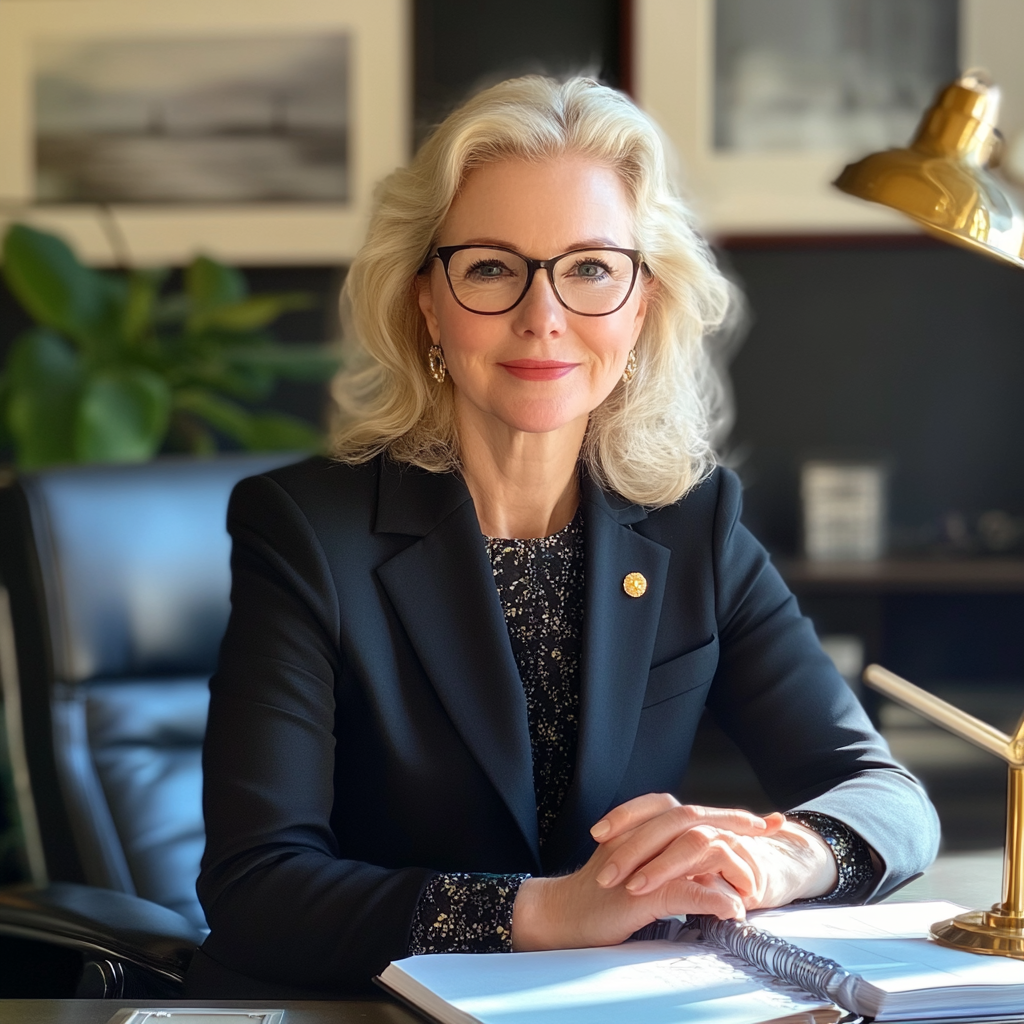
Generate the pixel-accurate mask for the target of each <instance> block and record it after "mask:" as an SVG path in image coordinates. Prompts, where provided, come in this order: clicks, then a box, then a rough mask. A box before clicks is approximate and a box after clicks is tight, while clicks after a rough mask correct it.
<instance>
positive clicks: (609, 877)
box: [597, 864, 619, 885]
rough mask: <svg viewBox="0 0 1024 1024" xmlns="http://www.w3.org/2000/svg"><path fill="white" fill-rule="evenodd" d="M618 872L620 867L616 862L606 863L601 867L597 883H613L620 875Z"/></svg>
mask: <svg viewBox="0 0 1024 1024" xmlns="http://www.w3.org/2000/svg"><path fill="white" fill-rule="evenodd" d="M618 874H619V869H618V868H617V867H616V866H615V865H614V864H606V865H605V866H604V867H603V868H601V873H600V874H599V875H598V876H597V884H598V885H611V884H612V882H614V881H615V879H616V878H617V877H618Z"/></svg>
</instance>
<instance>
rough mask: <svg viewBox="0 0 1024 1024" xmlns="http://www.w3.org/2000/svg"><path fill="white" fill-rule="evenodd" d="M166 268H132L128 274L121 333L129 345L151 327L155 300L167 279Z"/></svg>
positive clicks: (146, 332)
mask: <svg viewBox="0 0 1024 1024" xmlns="http://www.w3.org/2000/svg"><path fill="white" fill-rule="evenodd" d="M167 273H168V272H167V271H166V270H162V269H161V270H133V271H132V272H131V274H130V275H129V276H128V295H127V298H126V300H125V304H124V323H123V325H122V334H123V336H124V340H125V341H126V342H127V343H128V344H129V345H134V344H136V343H137V342H138V341H139V340H140V339H141V338H143V337H144V336H145V335H146V334H148V333H149V332H150V331H151V330H152V329H153V322H154V314H155V310H156V301H157V298H158V296H159V293H160V288H161V287H162V286H163V283H164V281H166V280H167Z"/></svg>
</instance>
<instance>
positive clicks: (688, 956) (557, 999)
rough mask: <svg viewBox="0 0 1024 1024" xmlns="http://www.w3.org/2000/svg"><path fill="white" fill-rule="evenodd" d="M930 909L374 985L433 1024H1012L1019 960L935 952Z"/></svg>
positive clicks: (435, 964) (1022, 993) (818, 918)
mask: <svg viewBox="0 0 1024 1024" xmlns="http://www.w3.org/2000/svg"><path fill="white" fill-rule="evenodd" d="M963 909H964V908H963V907H958V906H956V905H955V904H952V903H946V902H940V901H933V902H923V903H892V904H887V903H883V904H878V905H875V906H869V907H816V908H787V909H783V910H775V911H767V912H762V913H758V914H751V916H750V920H749V922H747V923H746V924H744V923H742V922H736V921H718V920H717V919H716V918H703V917H699V918H689V919H687V920H685V921H684V920H676V919H671V920H668V921H660V922H656V923H655V925H652V926H650V927H649V928H648V929H645V937H644V938H641V939H640V940H639V941H631V942H625V943H623V944H622V945H619V946H607V947H603V948H598V949H563V950H552V951H549V952H541V953H495V954H465V953H448V954H432V955H426V956H416V957H409V958H407V959H405V960H398V961H396V962H394V963H392V964H390V965H389V966H388V967H387V968H386V969H385V971H384V972H383V974H382V975H381V976H380V978H379V979H378V982H379V983H380V984H381V985H382V986H383V987H384V988H386V989H387V990H388V991H390V992H392V993H393V994H394V995H396V996H397V997H398V998H399V999H401V1000H402V1001H403V1002H406V1003H408V1004H409V1005H410V1006H412V1007H413V1008H414V1009H416V1010H417V1011H419V1012H420V1013H421V1014H424V1015H426V1016H428V1017H431V1018H433V1019H434V1020H437V1021H439V1022H441V1024H684V1022H685V1024H756V1022H759V1021H783V1020H785V1021H788V1022H792V1024H796V1022H804V1024H812V1022H815V1024H823V1022H826V1021H832V1022H834V1021H838V1020H839V1019H840V1017H841V1016H843V1014H844V1013H846V1012H849V1013H851V1014H853V1015H856V1016H859V1017H864V1018H874V1019H875V1020H877V1021H925V1020H928V1021H948V1022H952V1021H999V1020H1010V1019H1017V1020H1019V1019H1020V1018H1021V1016H1022V1015H1024V961H1020V960H1010V959H1007V958H1004V957H993V956H981V955H978V954H976V953H964V952H961V951H959V950H955V949H948V948H946V947H944V946H940V945H939V944H937V943H935V942H933V941H932V940H931V939H929V938H928V928H929V926H930V925H931V924H932V923H933V922H935V921H939V920H943V919H945V918H948V917H952V916H954V915H955V914H959V913H962V912H963Z"/></svg>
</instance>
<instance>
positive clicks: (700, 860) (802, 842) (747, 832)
mask: <svg viewBox="0 0 1024 1024" xmlns="http://www.w3.org/2000/svg"><path fill="white" fill-rule="evenodd" d="M591 835H593V837H594V839H595V840H596V841H597V843H598V844H599V845H598V848H597V849H596V850H595V851H594V853H593V855H592V856H591V858H590V860H588V861H587V863H586V864H584V865H583V867H581V868H579V870H577V871H574V872H573V873H572V874H571V875H564V876H561V877H555V878H529V879H527V880H526V881H525V882H523V884H522V886H521V887H520V889H519V893H518V894H517V896H516V902H515V906H514V908H513V916H512V944H513V948H514V949H516V950H530V949H566V948H574V947H583V946H606V945H612V944H614V943H617V942H622V941H624V940H625V939H627V938H628V937H629V936H630V935H632V934H633V932H635V931H636V930H637V929H638V928H642V927H643V926H644V925H646V924H649V923H650V922H651V921H654V920H657V919H658V918H659V917H669V916H671V915H673V914H714V915H715V916H716V917H720V918H743V917H745V916H746V912H747V911H748V910H754V909H756V908H758V907H779V906H784V905H785V904H787V903H790V902H792V901H793V900H795V899H801V898H804V897H809V896H818V895H822V894H824V893H826V892H829V891H830V890H831V889H832V888H833V887H834V886H835V884H836V878H837V873H836V864H835V859H834V857H833V856H832V852H831V850H830V848H829V846H828V845H827V844H826V843H825V841H824V840H823V839H822V838H821V837H820V836H819V835H817V833H815V832H812V831H811V830H810V829H807V828H804V826H802V825H799V824H797V823H796V822H790V821H787V820H786V818H785V817H784V816H783V815H782V814H779V813H777V812H774V813H772V814H769V815H767V816H764V817H762V816H760V815H757V814H751V813H750V812H748V811H741V810H737V809H732V808H721V807H700V806H695V805H683V804H680V803H679V801H678V800H676V799H675V798H674V797H672V796H670V795H669V794H667V793H648V794H646V795H644V796H639V797H636V798H635V799H633V800H629V801H627V802H626V803H624V804H620V805H619V806H618V807H616V808H614V809H613V810H611V811H609V812H608V814H606V815H605V816H604V817H603V818H602V819H601V820H600V821H599V822H597V824H596V825H594V827H593V828H592V829H591Z"/></svg>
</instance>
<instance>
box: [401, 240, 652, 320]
mask: <svg viewBox="0 0 1024 1024" xmlns="http://www.w3.org/2000/svg"><path fill="white" fill-rule="evenodd" d="M463 249H495V250H497V251H498V252H507V253H511V254H512V255H513V256H518V257H519V259H521V260H522V261H523V262H524V263H525V264H526V284H525V285H523V291H522V294H521V295H520V296H519V298H518V299H516V301H515V302H513V303H512V305H511V306H506V307H505V309H494V310H487V311H484V310H479V309H472V308H471V307H469V306H467V305H466V304H465V303H464V302H463V301H462V300H461V299H460V298H459V297H458V295H456V294H455V285H453V284H452V277H451V274H450V273H449V271H448V264H449V263H450V262H451V258H452V257H453V256H454V255H455V254H456V253H457V252H461V251H462V250H463ZM577 252H621V253H622V254H623V255H624V256H628V257H629V259H630V262H631V263H632V264H633V277H632V279H631V280H630V282H629V288H627V289H626V294H625V296H624V297H623V299H622V301H621V302H620V303H619V304H618V305H617V306H616V307H615V308H614V309H609V310H608V312H606V313H580V312H579V311H578V310H575V309H573V308H572V306H570V305H569V304H568V303H567V302H566V301H565V299H563V298H562V296H561V295H559V293H558V287H557V286H556V285H555V279H554V276H553V275H552V273H551V268H552V267H553V266H554V265H555V264H556V263H557V262H558V261H559V260H563V259H565V257H566V256H572V255H573V253H577ZM431 260H440V261H441V266H442V267H444V279H445V280H446V281H447V282H448V290H449V291H450V292H451V293H452V298H453V299H454V300H455V301H456V302H457V303H458V304H459V305H460V306H461V307H462V308H463V309H464V310H466V312H468V313H476V315H477V316H501V315H502V314H503V313H510V312H511V311H512V310H513V309H515V308H516V306H518V305H519V303H520V302H522V301H523V299H525V298H526V295H527V293H528V292H529V290H530V286H531V285H532V284H533V278H534V275H535V274H536V273H537V271H538V270H546V271H547V272H548V280H549V281H550V282H551V291H552V292H553V294H554V296H555V298H556V299H558V301H559V304H560V305H562V306H563V307H564V308H565V309H567V310H569V312H570V313H574V314H575V315H576V316H611V315H612V313H618V311H619V310H620V309H622V307H623V306H624V305H625V304H626V303H627V302H629V297H630V296H631V295H632V294H633V289H634V288H635V287H636V279H637V275H638V274H639V272H640V269H641V268H643V269H644V270H646V269H647V264H646V263H645V262H644V256H643V253H642V252H641V251H640V250H639V249H620V248H618V246H614V245H592V246H583V247H582V248H580V249H570V250H569V251H568V252H563V253H561V254H560V255H558V256H552V257H551V258H550V259H546V260H535V259H533V258H532V257H530V256H524V255H523V254H522V253H521V252H517V251H516V250H515V249H510V248H509V247H508V246H506V245H486V244H483V243H480V242H472V243H467V244H466V245H439V246H438V247H437V248H436V249H435V250H434V251H433V252H432V253H431V254H430V255H429V256H428V257H427V258H426V259H425V260H424V261H423V266H421V267H420V273H423V272H425V271H426V269H427V268H428V267H429V266H430V261H431Z"/></svg>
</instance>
